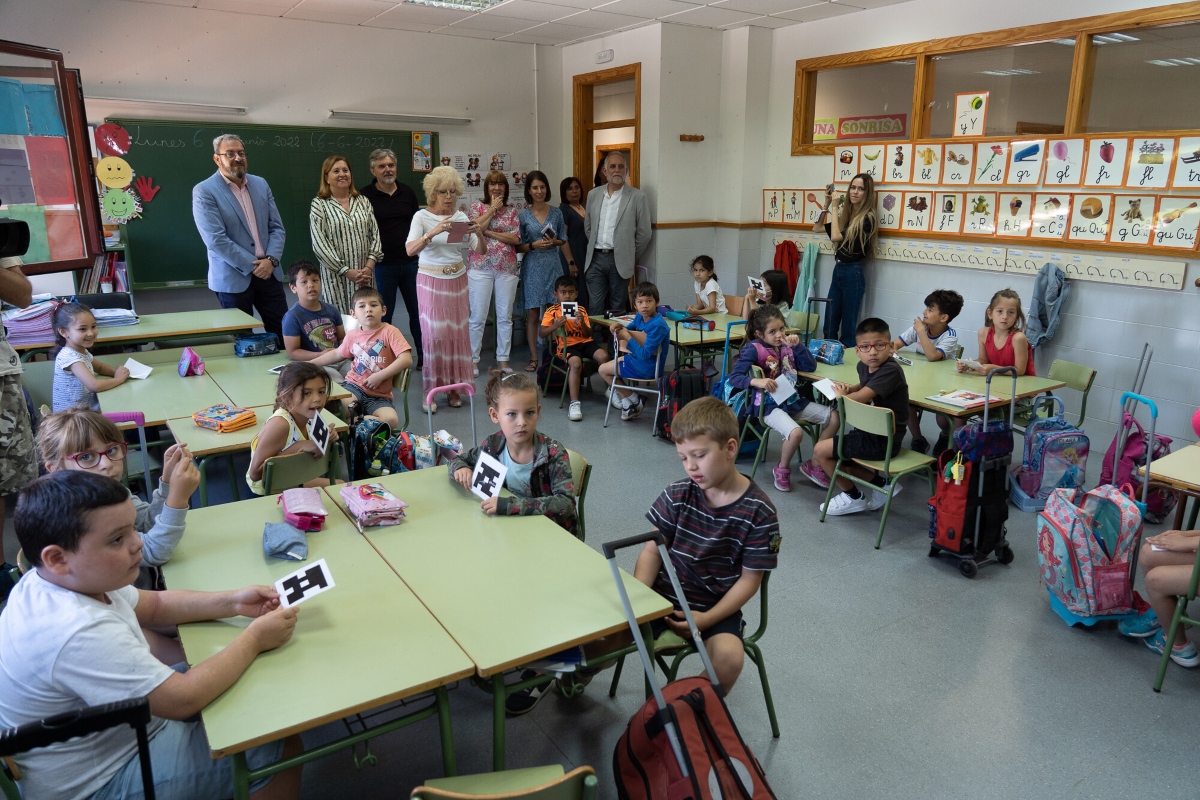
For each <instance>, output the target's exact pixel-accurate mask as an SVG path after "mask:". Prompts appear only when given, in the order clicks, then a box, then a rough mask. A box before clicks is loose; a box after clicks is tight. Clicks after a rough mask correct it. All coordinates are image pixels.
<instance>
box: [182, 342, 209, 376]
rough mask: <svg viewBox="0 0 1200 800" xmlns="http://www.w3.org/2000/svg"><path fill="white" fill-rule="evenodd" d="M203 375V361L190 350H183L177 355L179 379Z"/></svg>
mask: <svg viewBox="0 0 1200 800" xmlns="http://www.w3.org/2000/svg"><path fill="white" fill-rule="evenodd" d="M203 374H204V359H203V358H201V357H200V356H199V354H197V353H196V351H195V350H193V349H192V348H190V347H185V348H183V352H182V353H180V354H179V377H181V378H186V377H187V376H188V375H203Z"/></svg>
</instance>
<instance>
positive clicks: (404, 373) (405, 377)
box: [392, 369, 412, 431]
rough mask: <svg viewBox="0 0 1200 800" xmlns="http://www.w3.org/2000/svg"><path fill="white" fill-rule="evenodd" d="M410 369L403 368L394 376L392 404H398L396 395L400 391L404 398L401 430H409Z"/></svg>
mask: <svg viewBox="0 0 1200 800" xmlns="http://www.w3.org/2000/svg"><path fill="white" fill-rule="evenodd" d="M410 372H412V370H410V369H405V370H401V371H400V372H399V373H398V374H397V375H396V376H395V377H393V378H392V406H393V407H394V406H395V405H396V400H395V395H396V392H400V396H401V397H402V398H404V422H403V423H402V424H401V425H400V430H404V431H406V430H408V382H409V378H410V376H409V373H410Z"/></svg>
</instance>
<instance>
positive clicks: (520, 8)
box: [483, 0, 579, 27]
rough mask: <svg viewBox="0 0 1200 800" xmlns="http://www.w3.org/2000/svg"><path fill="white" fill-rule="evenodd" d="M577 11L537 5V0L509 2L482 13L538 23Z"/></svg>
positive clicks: (558, 6)
mask: <svg viewBox="0 0 1200 800" xmlns="http://www.w3.org/2000/svg"><path fill="white" fill-rule="evenodd" d="M578 11H579V9H578V8H571V7H570V6H562V5H555V4H553V3H539V2H537V0H510V2H508V3H502V4H500V5H498V6H496V7H495V8H489V9H488V10H487V11H485V12H483V15H484V16H485V17H486V16H493V15H494V16H499V17H517V18H518V19H532V20H536V21H538V22H553V21H554V20H556V19H560V18H562V17H565V16H567V15H568V14H574V13H576V12H578ZM526 27H528V26H526Z"/></svg>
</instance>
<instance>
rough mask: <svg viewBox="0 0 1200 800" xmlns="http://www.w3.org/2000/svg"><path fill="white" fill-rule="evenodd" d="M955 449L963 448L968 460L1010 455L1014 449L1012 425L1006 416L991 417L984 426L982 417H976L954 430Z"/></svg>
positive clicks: (976, 461) (983, 459)
mask: <svg viewBox="0 0 1200 800" xmlns="http://www.w3.org/2000/svg"><path fill="white" fill-rule="evenodd" d="M954 449H955V450H961V451H962V453H963V458H965V459H966V460H967V461H974V462H975V463H977V464H978V463H979V462H980V461H991V460H993V459H997V458H1003V457H1004V456H1006V455H1010V454H1011V453H1012V451H1013V432H1012V426H1011V425H1009V424H1008V420H1007V419H1004V418H1000V419H995V418H993V419H989V420H988V423H987V427H986V428H984V425H983V420H982V419H978V418H977V419H974V420H972V421H971V422H968V423H967V424H966V425H963V426H962V427H961V428H959V429H958V430H956V431H955V432H954Z"/></svg>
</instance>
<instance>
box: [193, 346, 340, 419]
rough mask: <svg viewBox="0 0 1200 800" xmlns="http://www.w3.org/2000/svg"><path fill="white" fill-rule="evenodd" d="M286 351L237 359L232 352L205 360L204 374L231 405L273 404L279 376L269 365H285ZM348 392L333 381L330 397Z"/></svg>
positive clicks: (335, 398)
mask: <svg viewBox="0 0 1200 800" xmlns="http://www.w3.org/2000/svg"><path fill="white" fill-rule="evenodd" d="M288 362H289V359H288V357H287V354H286V353H277V354H276V355H273V356H255V357H253V358H238V357H237V356H234V355H229V356H217V357H213V358H207V357H206V358H205V359H204V374H205V375H209V376H211V377H212V379H213V380H214V381H216V383H217V386H220V387H221V391H223V392H225V394H226V396H228V397H229V400H230V402H232V403H233V404H234V405H238V406H243V407H247V408H248V407H250V406H263V405H266V406H270V405H274V404H275V386H276V384H277V382H278V381H279V375H277V374H276V373H274V372H271V368H272V367H278V366H279V365H281V364H287V363H288ZM349 396H350V393H349V392H348V391H346V390H345V389H343V388H342V386H341V384H339V383H337V382H334V383H333V385H332V386H330V392H329V397H330V399H331V400H337V399H340V398H343V397H349Z"/></svg>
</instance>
